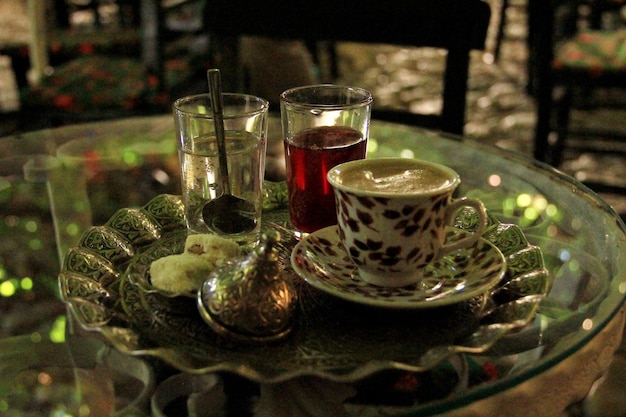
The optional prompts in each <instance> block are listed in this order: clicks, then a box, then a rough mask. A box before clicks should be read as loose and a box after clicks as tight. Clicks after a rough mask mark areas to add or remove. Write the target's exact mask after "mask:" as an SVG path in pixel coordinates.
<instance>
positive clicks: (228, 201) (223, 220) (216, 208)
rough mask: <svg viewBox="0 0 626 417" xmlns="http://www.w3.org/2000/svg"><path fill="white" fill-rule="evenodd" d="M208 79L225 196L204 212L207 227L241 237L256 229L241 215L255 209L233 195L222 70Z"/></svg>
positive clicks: (218, 198) (213, 71) (211, 73)
mask: <svg viewBox="0 0 626 417" xmlns="http://www.w3.org/2000/svg"><path fill="white" fill-rule="evenodd" d="M207 78H208V82H209V89H210V93H211V110H212V112H213V120H214V121H215V136H216V138H217V151H218V158H219V165H220V166H219V169H220V176H221V179H222V190H223V193H222V195H221V196H219V197H217V198H216V199H213V200H211V201H209V202H208V203H206V205H205V206H204V207H203V209H202V217H203V219H204V222H205V224H206V225H207V227H208V228H209V229H211V230H213V231H214V232H216V233H221V234H223V233H225V234H237V233H245V232H249V231H251V230H253V229H254V228H255V226H256V223H255V222H254V220H253V219H251V218H250V217H247V216H245V215H242V214H241V213H246V212H248V213H249V212H253V211H254V207H253V206H252V204H251V203H250V202H248V201H246V200H244V199H242V198H239V197H236V196H234V195H232V194H231V192H230V180H229V176H228V160H227V157H226V134H225V132H224V105H223V101H222V82H221V76H220V70H219V69H216V68H213V69H210V70H208V71H207Z"/></svg>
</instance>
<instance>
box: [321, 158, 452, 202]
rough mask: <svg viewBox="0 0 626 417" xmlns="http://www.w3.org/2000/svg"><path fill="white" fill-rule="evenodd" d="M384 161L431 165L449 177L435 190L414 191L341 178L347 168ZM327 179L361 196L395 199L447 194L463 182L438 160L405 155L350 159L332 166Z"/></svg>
mask: <svg viewBox="0 0 626 417" xmlns="http://www.w3.org/2000/svg"><path fill="white" fill-rule="evenodd" d="M381 162H382V163H384V164H387V165H391V166H393V164H397V163H400V164H404V163H406V166H407V167H409V166H411V167H418V166H424V165H427V166H430V167H433V168H435V169H438V170H441V171H444V172H445V173H446V174H447V176H448V178H447V180H446V183H445V185H443V186H441V187H438V188H436V189H434V190H414V191H405V192H398V191H378V190H372V189H364V188H360V187H355V186H351V185H346V184H343V183H342V182H341V181H340V180H339V178H340V177H341V176H342V175H343V174H345V172H346V170H351V169H354V167H355V166H362V165H365V166H371V164H372V163H374V164H376V163H381ZM326 179H327V180H328V182H329V183H330V185H331V186H332V187H333V188H335V189H337V190H340V191H345V192H349V193H351V194H354V195H358V196H360V197H381V198H393V199H394V200H401V199H402V198H416V197H430V196H434V195H440V194H446V193H449V192H451V191H453V190H454V189H456V187H458V186H459V184H460V183H461V177H460V175H459V174H458V173H457V172H456V171H455V170H453V169H452V168H450V167H448V166H446V165H442V164H438V163H436V162H431V161H426V160H423V159H415V158H403V157H384V158H365V159H358V160H355V161H348V162H344V163H341V164H338V165H336V166H334V167H333V168H331V169H330V170H329V171H328V173H327V174H326Z"/></svg>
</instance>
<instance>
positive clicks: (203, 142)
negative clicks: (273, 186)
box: [173, 93, 269, 243]
mask: <svg viewBox="0 0 626 417" xmlns="http://www.w3.org/2000/svg"><path fill="white" fill-rule="evenodd" d="M223 103H224V107H223V108H224V117H223V118H224V129H225V136H226V154H227V161H228V179H229V181H228V184H229V186H230V192H231V194H232V195H234V196H236V197H238V198H240V199H242V200H245V201H246V202H247V203H249V204H246V207H245V208H244V209H242V211H241V212H239V213H238V214H239V215H240V216H244V217H245V218H247V219H249V220H250V221H252V222H254V227H253V229H252V230H246V231H244V232H241V233H235V234H229V233H227V232H223V231H220V230H215V229H214V228H212V227H209V226H210V225H207V224H206V223H205V221H204V218H203V208H204V206H205V205H206V204H207V203H208V202H210V201H212V200H215V199H217V198H218V197H220V196H222V195H223V194H224V189H223V185H222V184H223V182H222V175H221V174H220V164H219V157H218V148H217V138H216V134H215V121H214V118H213V114H212V111H211V106H212V103H211V95H210V94H199V95H194V96H189V97H183V98H181V99H178V100H176V101H175V102H174V105H173V108H174V119H175V123H176V133H177V136H178V151H179V152H178V154H179V160H180V167H181V180H182V196H183V202H184V205H185V220H186V222H187V227H188V229H189V232H190V233H210V232H213V233H218V234H229V236H231V237H233V238H234V239H235V240H237V241H239V242H241V243H252V242H254V241H256V240H258V238H259V232H260V227H261V209H262V186H263V178H264V173H265V152H266V146H267V139H266V138H267V112H268V109H269V103H268V102H267V101H266V100H264V99H262V98H260V97H255V96H251V95H245V94H231V93H225V94H223Z"/></svg>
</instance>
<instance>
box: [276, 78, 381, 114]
mask: <svg viewBox="0 0 626 417" xmlns="http://www.w3.org/2000/svg"><path fill="white" fill-rule="evenodd" d="M306 90H311V91H315V90H337V91H339V90H344V91H350V92H353V93H355V96H354V97H356V96H357V95H360V96H361V99H360V100H359V101H356V102H354V103H332V104H331V103H319V102H315V101H313V100H309V101H303V100H301V99H295V98H290V97H292V96H293V95H294V94H296V93H300V92H302V91H306ZM373 101H374V96H373V95H372V93H370V92H369V91H367V90H366V89H364V88H361V87H353V86H348V85H340V84H314V85H304V86H300V87H294V88H290V89H288V90H285V91H283V92H282V93H281V94H280V102H281V105H289V106H292V107H298V108H302V109H311V108H315V109H320V108H321V109H325V110H343V109H352V108H357V107H363V106H368V105H371V104H372V102H373Z"/></svg>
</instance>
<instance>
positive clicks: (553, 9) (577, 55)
mask: <svg viewBox="0 0 626 417" xmlns="http://www.w3.org/2000/svg"><path fill="white" fill-rule="evenodd" d="M624 5H625V3H624V2H623V1H622V0H588V1H583V0H571V1H559V2H556V1H554V0H553V1H544V2H542V1H541V0H537V5H536V7H538V10H537V12H540V13H541V14H542V16H546V17H550V19H545V21H544V24H543V25H542V33H543V36H542V37H543V39H544V41H545V42H544V46H543V48H545V49H544V50H543V51H541V54H539V53H538V54H537V55H538V56H540V57H541V58H540V61H539V63H538V64H537V84H536V99H537V126H536V131H535V150H534V152H535V157H536V158H537V159H539V160H541V161H545V162H548V163H549V164H551V165H554V166H559V164H560V163H561V162H562V158H563V152H564V151H565V150H566V149H570V148H573V146H572V145H573V144H572V143H570V142H572V139H577V143H578V146H576V151H577V152H581V151H592V152H615V150H614V149H613V148H612V147H611V146H610V142H612V141H616V140H618V141H626V132H623V131H616V130H613V129H612V128H613V126H610V125H607V126H602V127H601V128H600V129H587V128H584V127H583V128H579V129H573V128H572V125H573V123H572V119H571V110H572V108H573V107H574V106H585V107H586V108H587V109H590V108H594V107H595V108H602V107H609V106H623V107H622V109H623V111H624V116H626V100H624V97H625V95H624V91H625V90H624V89H626V27H625V26H624V25H623V22H621V21H620V10H619V8H620V7H624ZM559 7H560V8H561V9H560V10H559V9H558V8H559ZM581 11H582V12H583V14H582V15H581V13H580V12H581ZM563 17H565V18H566V19H567V20H566V21H564V22H563V21H561V22H559V21H557V20H555V18H561V19H563ZM563 28H565V29H563ZM598 91H603V92H604V93H605V94H603V95H602V96H601V97H600V98H599V99H598V98H596V97H595V94H596V93H597V92H598ZM616 91H621V93H620V94H617V95H615V97H617V98H618V99H617V100H616V101H614V102H612V101H611V100H610V97H611V94H610V93H611V92H616ZM607 93H608V94H607ZM579 124H580V123H579ZM622 152H623V151H622ZM624 157H625V158H626V155H624ZM588 185H589V186H590V187H591V188H593V189H594V190H595V191H607V192H619V193H624V192H626V188H624V187H615V186H612V185H611V184H607V183H604V182H600V183H598V182H594V183H588Z"/></svg>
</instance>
